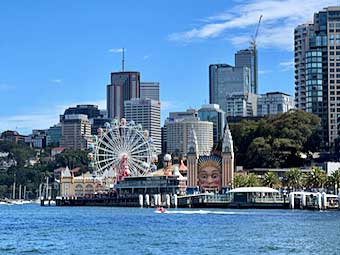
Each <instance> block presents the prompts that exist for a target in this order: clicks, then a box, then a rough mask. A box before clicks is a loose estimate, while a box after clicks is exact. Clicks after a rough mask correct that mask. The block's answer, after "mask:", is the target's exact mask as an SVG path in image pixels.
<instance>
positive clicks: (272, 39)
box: [169, 0, 337, 50]
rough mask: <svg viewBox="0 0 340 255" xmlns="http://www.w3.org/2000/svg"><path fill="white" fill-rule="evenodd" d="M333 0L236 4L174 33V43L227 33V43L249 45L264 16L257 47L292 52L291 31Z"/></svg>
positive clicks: (262, 0)
mask: <svg viewBox="0 0 340 255" xmlns="http://www.w3.org/2000/svg"><path fill="white" fill-rule="evenodd" d="M336 4H337V2H336V0H324V1H320V0H299V1H296V0H250V1H246V3H244V2H240V3H237V4H236V5H235V6H234V7H233V8H232V9H230V10H229V11H225V12H222V13H220V14H217V15H214V16H211V17H208V18H206V19H204V20H205V22H203V24H201V26H198V27H195V28H192V29H191V30H188V31H184V32H179V33H173V34H170V35H169V39H170V40H173V41H182V42H183V41H184V42H191V41H193V40H197V39H201V40H203V39H208V38H214V37H218V36H223V35H224V34H225V33H228V40H230V41H231V42H232V43H233V44H234V45H240V44H246V45H249V41H250V39H251V36H252V35H253V34H254V32H255V29H256V26H257V23H258V19H259V16H260V15H263V19H262V23H261V27H260V31H259V35H258V45H259V46H260V47H277V48H281V49H285V50H292V49H293V31H294V28H295V27H296V26H297V25H299V24H302V23H305V22H308V21H311V20H312V17H313V13H314V12H317V11H320V10H322V9H323V8H324V7H325V6H329V5H336Z"/></svg>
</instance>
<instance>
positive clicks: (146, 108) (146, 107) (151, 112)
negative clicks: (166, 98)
mask: <svg viewBox="0 0 340 255" xmlns="http://www.w3.org/2000/svg"><path fill="white" fill-rule="evenodd" d="M124 116H125V118H126V119H127V120H128V121H131V120H133V121H134V122H135V123H136V124H141V125H142V127H143V129H146V130H148V131H149V135H150V137H151V138H152V139H153V142H154V146H155V148H156V150H157V153H161V105H160V102H159V101H156V100H152V99H140V98H134V99H131V100H126V101H125V102H124Z"/></svg>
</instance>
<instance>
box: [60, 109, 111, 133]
mask: <svg viewBox="0 0 340 255" xmlns="http://www.w3.org/2000/svg"><path fill="white" fill-rule="evenodd" d="M77 114H82V115H86V116H87V118H88V120H89V122H90V124H91V134H93V135H95V134H97V130H98V128H103V127H104V124H105V123H106V122H109V123H110V122H111V121H112V119H109V118H107V117H106V111H105V110H104V111H103V110H99V108H98V105H91V104H84V105H77V106H76V107H69V108H67V109H66V110H65V112H64V114H63V115H60V122H61V121H62V120H63V119H64V116H66V115H77Z"/></svg>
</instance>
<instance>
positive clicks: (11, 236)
mask: <svg viewBox="0 0 340 255" xmlns="http://www.w3.org/2000/svg"><path fill="white" fill-rule="evenodd" d="M168 211H169V212H170V213H168V214H156V213H154V210H153V209H139V208H108V207H106V208H103V207H73V208H67V207H64V208H62V207H40V206H37V205H22V206H16V207H6V208H4V209H3V207H1V208H0V219H1V224H0V254H39V253H40V254H42V253H43V254H57V255H60V254H91V255H92V254H95V255H100V254H122V255H125V254H127V255H130V254H152V255H153V254H164V253H165V254H174V255H177V254H181V255H182V254H195V253H197V254H250V253H253V254H325V253H327V254H336V253H335V252H334V251H337V250H340V244H338V242H337V240H335V238H336V237H337V236H339V234H340V233H339V231H340V230H339V229H340V217H339V216H340V212H338V211H335V212H328V213H320V212H307V211H290V210H215V209H206V210H197V209H194V210H190V209H187V210H182V209H170V210H168Z"/></svg>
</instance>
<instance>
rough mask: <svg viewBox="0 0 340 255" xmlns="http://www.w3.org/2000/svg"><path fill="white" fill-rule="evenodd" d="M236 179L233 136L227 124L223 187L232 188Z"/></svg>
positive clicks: (224, 143)
mask: <svg viewBox="0 0 340 255" xmlns="http://www.w3.org/2000/svg"><path fill="white" fill-rule="evenodd" d="M233 179H234V149H233V138H232V136H231V132H230V129H229V126H228V124H227V126H226V128H225V131H224V135H223V143H222V187H223V188H231V187H232V185H233Z"/></svg>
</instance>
